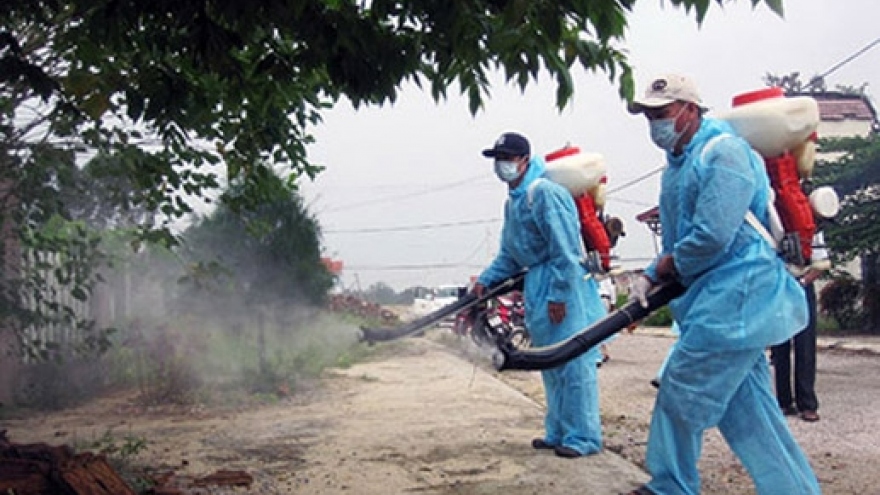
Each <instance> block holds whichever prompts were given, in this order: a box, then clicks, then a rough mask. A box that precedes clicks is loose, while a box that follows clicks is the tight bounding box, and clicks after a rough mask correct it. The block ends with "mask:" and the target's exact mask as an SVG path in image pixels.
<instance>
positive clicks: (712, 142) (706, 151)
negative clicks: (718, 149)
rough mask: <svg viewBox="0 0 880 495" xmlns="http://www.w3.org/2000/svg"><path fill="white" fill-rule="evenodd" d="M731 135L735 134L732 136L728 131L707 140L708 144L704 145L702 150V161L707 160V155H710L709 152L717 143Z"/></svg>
mask: <svg viewBox="0 0 880 495" xmlns="http://www.w3.org/2000/svg"><path fill="white" fill-rule="evenodd" d="M730 137H733V136H731V135H730V134H727V133H722V134H718V135H715V136H713V137H712V138H711V139H709V141H707V142H706V144H704V145H703V150H702V151H700V161H701V162H705V161H706V155H708V154H709V152H710V151H712V148H714V147H715V145H716V144H718V143H719V142H721V140H722V139H727V138H730Z"/></svg>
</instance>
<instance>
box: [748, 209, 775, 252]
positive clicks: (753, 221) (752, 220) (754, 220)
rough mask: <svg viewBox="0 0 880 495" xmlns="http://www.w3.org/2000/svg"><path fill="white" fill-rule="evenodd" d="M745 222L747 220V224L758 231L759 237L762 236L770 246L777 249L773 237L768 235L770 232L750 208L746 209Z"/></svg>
mask: <svg viewBox="0 0 880 495" xmlns="http://www.w3.org/2000/svg"><path fill="white" fill-rule="evenodd" d="M746 222H748V223H749V225H751V226H752V227H753V228H754V229H755V230H757V231H758V233H759V234H761V237H763V238H764V240H766V241H767V243H768V244H770V247H772V248H773V249H774V250H777V251H778V250H779V244H778V243H777V242H776V239H774V238H773V236H772V235H770V232H769V231H768V230H767V228H766V227H764V224H762V223H761V221H760V220H758V217H756V216H755V214H754V213H752V210H748V211H746Z"/></svg>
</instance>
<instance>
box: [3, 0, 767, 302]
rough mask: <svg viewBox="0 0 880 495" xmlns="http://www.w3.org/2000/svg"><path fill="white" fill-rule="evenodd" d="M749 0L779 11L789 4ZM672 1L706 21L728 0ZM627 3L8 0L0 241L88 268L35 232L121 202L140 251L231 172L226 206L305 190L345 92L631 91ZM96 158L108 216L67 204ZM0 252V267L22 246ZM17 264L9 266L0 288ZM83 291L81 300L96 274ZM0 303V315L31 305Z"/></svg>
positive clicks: (383, 96)
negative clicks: (602, 78) (238, 187)
mask: <svg viewBox="0 0 880 495" xmlns="http://www.w3.org/2000/svg"><path fill="white" fill-rule="evenodd" d="M748 1H749V2H750V3H751V5H753V6H756V5H759V4H762V3H763V4H766V5H768V6H769V7H770V8H771V9H773V10H774V11H776V12H777V13H780V14H781V13H782V5H781V0H748ZM670 3H671V4H672V5H673V6H677V7H682V8H684V9H686V10H687V11H688V12H693V14H694V15H695V18H696V20H697V21H698V22H701V21H702V20H703V19H704V18H705V16H706V15H707V12H708V10H709V8H710V6H711V5H712V4H713V3H714V4H718V5H722V4H723V3H724V0H714V1H713V0H671V2H670ZM634 4H635V0H566V1H559V0H465V1H452V2H449V1H437V0H434V1H431V0H405V1H399V0H373V1H369V2H360V1H352V0H278V1H272V2H268V1H253V2H241V1H239V0H202V1H161V0H160V1H143V0H94V1H89V2H74V1H69V0H7V1H5V2H4V7H3V9H2V12H0V138H2V143H0V186H2V187H0V190H2V191H6V192H8V191H14V194H5V193H4V195H3V196H4V198H3V200H4V201H3V209H2V212H0V213H2V222H0V226H3V227H4V230H2V232H8V231H12V232H20V235H19V237H20V241H21V243H22V244H23V245H24V247H25V248H28V249H36V250H47V249H48V250H54V251H55V252H58V253H65V252H68V251H69V252H77V250H78V249H79V252H81V253H83V255H82V256H81V257H79V258H74V257H68V259H71V260H74V262H73V264H74V265H75V264H77V263H84V262H86V261H87V260H88V259H90V256H91V255H88V254H87V253H86V251H85V250H83V249H80V248H82V247H88V246H90V245H92V244H91V243H92V240H91V239H90V238H89V236H90V235H91V234H89V235H83V236H80V237H82V238H81V239H80V238H78V237H74V236H70V237H68V238H67V239H66V241H67V242H68V244H64V243H57V242H56V243H55V244H50V243H49V242H48V241H47V240H46V239H43V238H41V237H39V236H35V235H33V232H36V231H39V229H40V228H42V226H43V225H44V224H45V223H46V222H48V221H49V219H52V218H61V219H64V220H65V221H76V219H77V215H79V216H81V217H88V216H89V215H92V214H95V213H97V212H99V211H103V212H107V211H113V210H114V206H119V207H123V208H127V209H130V211H132V212H140V213H134V214H132V215H129V218H137V219H138V221H139V222H140V223H139V224H138V226H137V227H138V229H139V232H140V236H139V237H140V238H141V239H142V240H146V241H159V242H164V243H173V242H174V238H173V236H172V235H171V231H170V229H169V228H168V224H169V223H168V222H170V221H172V220H174V219H178V218H180V217H183V216H185V215H188V214H190V213H192V211H193V208H192V205H191V200H192V199H194V198H195V199H205V198H210V197H211V196H212V193H213V192H216V191H218V190H220V188H222V187H223V180H222V178H224V177H225V178H226V179H228V180H229V181H232V182H238V183H241V184H244V185H243V190H244V191H245V194H242V195H233V196H227V197H226V198H225V199H226V200H228V203H227V206H228V207H229V208H230V210H229V211H230V212H233V213H237V212H240V211H247V210H248V209H253V208H255V207H256V206H257V205H258V204H259V202H260V195H261V194H263V193H264V191H262V189H261V187H262V186H263V185H265V182H264V181H263V180H262V177H264V176H265V175H266V174H267V173H268V169H269V168H270V167H274V168H275V169H283V170H286V171H287V174H286V177H285V179H286V182H285V184H284V185H285V187H287V188H288V189H291V190H292V189H294V188H295V184H296V182H297V180H299V179H300V178H302V177H306V176H308V177H314V176H315V175H316V174H317V173H319V171H320V170H321V167H320V166H319V165H317V164H313V163H310V162H309V161H308V159H307V156H306V147H307V146H308V145H309V144H310V143H311V142H312V136H311V134H310V132H311V129H312V128H313V127H314V126H316V125H318V124H319V123H320V120H321V112H322V111H323V110H324V109H326V108H328V107H330V106H332V105H333V104H335V103H336V102H338V101H339V100H340V99H341V98H347V99H348V100H350V101H351V102H352V103H353V104H354V105H355V106H360V105H375V104H385V103H393V102H394V101H395V100H396V98H397V96H398V93H399V91H400V90H401V88H402V87H403V85H404V84H407V83H414V84H416V85H418V86H420V87H422V88H425V89H426V91H427V92H428V93H429V94H430V95H431V96H432V97H433V98H435V99H437V100H440V99H443V98H445V97H446V96H447V94H448V92H449V91H458V92H460V93H461V94H464V95H466V96H467V97H468V101H469V108H470V110H471V111H472V112H474V113H476V112H478V111H479V109H480V108H481V106H482V103H483V101H484V100H486V99H487V98H489V97H490V84H489V80H490V75H491V74H492V73H494V72H495V71H500V72H501V73H502V74H503V75H504V77H505V78H506V80H507V81H508V82H510V83H513V84H516V85H518V86H520V87H522V88H524V87H526V86H527V85H528V84H530V83H532V82H534V81H536V80H537V79H538V76H539V74H540V73H542V72H543V73H546V74H549V76H550V77H551V78H552V79H553V80H555V81H556V85H557V88H558V89H557V103H558V105H559V106H560V107H562V106H564V105H565V104H566V103H567V102H568V101H569V99H570V97H571V95H572V93H573V91H574V84H573V79H572V73H573V71H574V69H576V68H585V69H587V70H589V71H595V72H601V73H604V74H606V75H608V77H609V78H610V79H612V80H613V81H616V82H617V84H618V86H619V88H620V94H621V96H623V97H626V98H628V97H630V96H631V95H632V92H633V82H632V71H631V68H630V66H629V64H628V61H627V56H626V53H625V51H624V50H622V49H621V48H620V47H619V43H621V42H622V41H623V40H624V36H625V32H626V27H627V23H626V16H627V15H628V13H629V12H630V10H631V9H632V7H633V5H634ZM88 160H92V161H93V162H94V168H95V169H96V173H95V174H94V175H93V178H94V179H95V180H96V182H92V185H91V187H92V188H94V189H95V190H104V191H106V192H107V194H106V195H105V197H104V198H103V199H102V201H106V202H109V204H107V203H105V204H104V205H103V206H101V207H100V208H99V207H98V204H97V203H88V202H86V203H78V204H76V205H73V204H66V203H65V201H68V200H69V199H70V198H71V197H72V196H71V195H66V194H62V192H63V191H70V190H75V189H70V188H68V185H70V184H75V183H76V180H75V177H76V170H77V168H78V167H79V166H81V164H82V163H83V162H85V161H88ZM98 171H101V172H102V173H97V172H98ZM73 196H75V195H73ZM92 220H94V218H92ZM90 225H94V223H93V222H92V223H90ZM105 226H106V225H105ZM67 231H70V232H80V233H83V234H85V231H79V230H77V229H71V230H67ZM7 235H8V233H7ZM4 246H5V247H4V253H3V255H4V256H3V258H4V259H6V258H9V257H10V256H8V254H10V253H12V251H13V250H12V249H7V248H6V246H8V243H6V242H4ZM13 254H14V253H13ZM15 271H16V267H13V268H12V269H4V280H7V279H8V278H9V275H10V273H12V272H15ZM84 280H85V281H86V282H85V283H84V284H83V285H81V288H84V289H85V290H86V291H87V289H88V281H89V280H92V278H91V277H89V276H86V277H85V279H84ZM25 282H26V280H25ZM12 292H14V290H13V291H12ZM12 292H10V293H12ZM3 302H4V304H6V306H4V308H3V309H4V313H3V314H2V315H0V316H3V317H6V316H9V315H10V311H11V310H13V309H16V304H19V303H20V301H18V300H16V298H15V297H14V296H10V297H9V298H7V299H6V300H4V301H3ZM7 306H8V307H7ZM19 309H20V308H19ZM7 310H9V311H7Z"/></svg>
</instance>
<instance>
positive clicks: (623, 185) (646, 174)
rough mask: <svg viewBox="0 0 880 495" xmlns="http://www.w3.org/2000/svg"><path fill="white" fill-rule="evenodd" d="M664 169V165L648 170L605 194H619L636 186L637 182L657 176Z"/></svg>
mask: <svg viewBox="0 0 880 495" xmlns="http://www.w3.org/2000/svg"><path fill="white" fill-rule="evenodd" d="M664 168H666V165H660V166H659V167H657V168H655V169H653V170H650V171H648V172H647V173H644V174H642V175H640V176H638V177H636V178H635V179H632V180H630V181H629V182H625V183H623V184H621V185H619V186H617V187H615V188H614V189H609V190H608V192H607V194H613V193H616V192H619V191H621V190H623V189H626V188H628V187H631V186H634V185H636V184H638V183H639V182H642V181H644V180H647V179H648V178H649V177H651V176H653V175H657V174H658V173H659V172H662V171H663V169H664Z"/></svg>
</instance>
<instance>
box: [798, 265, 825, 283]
mask: <svg viewBox="0 0 880 495" xmlns="http://www.w3.org/2000/svg"><path fill="white" fill-rule="evenodd" d="M821 275H822V271H821V270H814V269H812V268H807V271H806V273H804V274H803V275H801V278H799V279H798V280H799V281H800V283H801V285H803V286H804V287H806V286H808V285H810V284H812V283H813V282H815V281H816V279H817V278H819V277H820V276H821Z"/></svg>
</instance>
